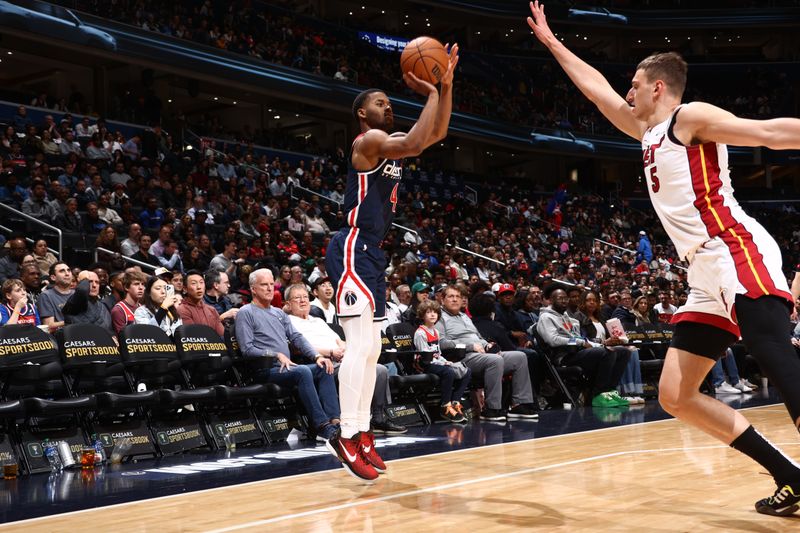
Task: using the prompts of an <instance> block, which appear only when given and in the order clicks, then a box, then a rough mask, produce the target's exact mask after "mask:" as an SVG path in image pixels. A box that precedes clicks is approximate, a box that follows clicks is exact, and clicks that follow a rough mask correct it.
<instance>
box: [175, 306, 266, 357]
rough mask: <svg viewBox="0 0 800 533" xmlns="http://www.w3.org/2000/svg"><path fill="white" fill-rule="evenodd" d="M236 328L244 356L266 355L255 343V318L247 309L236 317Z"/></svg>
mask: <svg viewBox="0 0 800 533" xmlns="http://www.w3.org/2000/svg"><path fill="white" fill-rule="evenodd" d="M184 322H185V321H184ZM235 327H236V340H237V341H238V342H239V348H240V349H241V350H242V355H243V356H245V357H261V356H262V355H264V352H263V350H258V349H257V348H256V347H255V344H254V342H253V341H254V335H253V329H254V323H253V316H252V315H251V314H250V313H249V312H248V311H247V310H246V309H245V310H242V311H241V312H239V314H238V315H236V321H235Z"/></svg>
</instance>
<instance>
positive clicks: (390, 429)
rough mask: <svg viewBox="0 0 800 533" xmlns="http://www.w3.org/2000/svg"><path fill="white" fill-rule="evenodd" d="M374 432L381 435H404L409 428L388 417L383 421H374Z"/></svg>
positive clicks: (372, 426)
mask: <svg viewBox="0 0 800 533" xmlns="http://www.w3.org/2000/svg"><path fill="white" fill-rule="evenodd" d="M371 428H372V432H373V433H376V434H379V435H402V434H403V433H405V432H407V431H408V428H407V427H405V426H402V425H400V424H395V423H394V422H392V421H391V420H389V419H388V418H387V419H386V420H384V421H383V422H376V421H374V420H373V421H372V425H371Z"/></svg>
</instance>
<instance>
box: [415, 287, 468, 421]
mask: <svg viewBox="0 0 800 533" xmlns="http://www.w3.org/2000/svg"><path fill="white" fill-rule="evenodd" d="M440 316H441V307H440V306H439V304H438V303H437V302H435V301H431V300H428V301H426V302H422V303H421V304H419V306H418V307H417V318H418V319H419V321H420V322H421V325H420V326H419V328H417V331H416V332H415V333H414V348H416V349H417V350H419V351H421V352H433V356H432V357H431V361H430V363H421V368H422V370H423V372H425V373H427V374H435V375H437V376H439V386H440V389H441V391H442V397H441V400H440V405H441V407H440V414H441V416H442V418H444V419H445V420H449V421H451V422H456V423H461V422H466V421H467V418H466V417H465V416H464V409H463V407H462V406H461V397H463V396H464V391H466V390H467V386H469V383H470V380H471V379H472V370H470V369H469V367H467V366H466V365H465V364H463V363H453V362H450V361H448V360H447V359H445V358H444V357H442V348H444V349H449V348H455V346H456V344H455V342H453V341H451V340H448V339H440V338H439V331H438V330H437V329H436V323H437V322H438V321H439V318H440Z"/></svg>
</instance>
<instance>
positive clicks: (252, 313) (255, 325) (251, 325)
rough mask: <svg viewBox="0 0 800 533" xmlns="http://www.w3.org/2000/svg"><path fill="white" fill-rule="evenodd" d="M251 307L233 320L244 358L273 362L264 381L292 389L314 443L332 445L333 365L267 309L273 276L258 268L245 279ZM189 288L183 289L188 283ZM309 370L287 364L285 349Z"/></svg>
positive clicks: (336, 405) (277, 311)
mask: <svg viewBox="0 0 800 533" xmlns="http://www.w3.org/2000/svg"><path fill="white" fill-rule="evenodd" d="M249 282H250V290H251V292H252V294H253V303H250V304H247V305H245V306H244V307H242V309H241V310H240V311H239V314H238V315H237V316H236V338H237V339H238V341H239V346H240V347H241V350H242V355H244V356H245V357H264V356H272V357H275V358H276V361H275V364H274V365H273V366H272V368H270V369H268V370H266V371H265V375H264V376H263V377H265V378H266V379H267V381H270V382H272V383H277V384H278V385H288V386H294V385H296V386H297V387H298V390H299V394H300V400H301V402H302V403H303V407H304V408H305V410H306V412H307V413H308V414H309V416H310V417H311V420H312V423H313V425H314V427H315V429H316V432H317V436H318V438H323V439H331V438H333V436H334V435H335V434H336V431H337V429H338V425H337V424H338V422H339V417H340V410H339V398H338V396H337V394H336V384H335V383H334V380H333V363H332V362H331V360H330V359H328V358H327V357H324V356H323V355H322V354H319V353H317V351H316V350H315V349H314V347H313V346H312V345H311V344H310V343H309V342H308V341H307V340H306V339H305V337H303V335H302V334H300V333H299V332H298V331H297V330H296V329H295V328H294V326H293V325H292V322H291V320H289V317H288V316H287V315H286V313H284V312H283V311H281V310H280V309H276V308H275V307H272V306H271V302H272V299H273V297H274V296H275V288H274V284H275V282H274V280H273V277H272V272H271V271H270V270H268V269H265V268H262V269H259V270H254V271H253V273H252V274H250V280H249ZM187 287H188V283H187ZM290 342H291V343H292V344H293V345H294V347H295V349H297V350H298V351H299V352H300V354H301V356H302V357H305V358H306V359H309V360H313V361H314V363H313V364H307V365H298V364H296V363H294V362H292V360H291V359H290V358H289V354H290V350H289V343H290Z"/></svg>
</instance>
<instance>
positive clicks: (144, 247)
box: [131, 233, 161, 268]
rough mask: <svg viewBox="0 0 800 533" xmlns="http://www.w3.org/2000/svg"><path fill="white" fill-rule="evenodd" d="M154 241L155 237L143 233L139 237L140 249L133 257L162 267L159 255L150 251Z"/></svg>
mask: <svg viewBox="0 0 800 533" xmlns="http://www.w3.org/2000/svg"><path fill="white" fill-rule="evenodd" d="M152 241H153V238H152V237H151V236H150V235H148V234H147V233H143V234H142V235H141V237H139V251H138V252H136V253H135V254H133V255H132V256H131V259H136V260H137V261H141V262H142V263H147V264H148V265H153V266H154V267H157V268H158V267H160V266H161V262H160V261H159V260H158V257H156V256H154V255H152V254H151V253H150V243H151V242H152Z"/></svg>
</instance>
